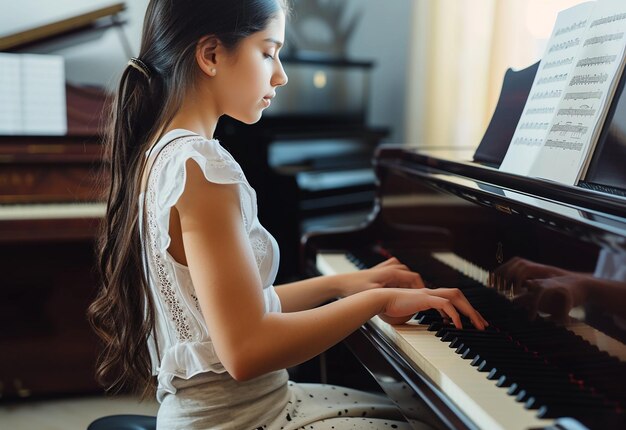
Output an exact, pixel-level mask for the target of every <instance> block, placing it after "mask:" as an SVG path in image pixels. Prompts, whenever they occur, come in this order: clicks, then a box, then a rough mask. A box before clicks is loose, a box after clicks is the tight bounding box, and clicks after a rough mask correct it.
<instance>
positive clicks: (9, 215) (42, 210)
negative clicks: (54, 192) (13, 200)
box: [0, 202, 106, 221]
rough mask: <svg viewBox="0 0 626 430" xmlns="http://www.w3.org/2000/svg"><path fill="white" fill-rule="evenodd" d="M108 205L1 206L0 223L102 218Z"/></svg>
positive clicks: (51, 204) (99, 203)
mask: <svg viewBox="0 0 626 430" xmlns="http://www.w3.org/2000/svg"><path fill="white" fill-rule="evenodd" d="M105 212H106V203H101V202H96V203H50V204H47V203H46V204H17V205H13V204H11V205H0V221H16V220H39V219H72V218H102V217H103V216H104V214H105Z"/></svg>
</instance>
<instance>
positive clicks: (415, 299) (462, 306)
mask: <svg viewBox="0 0 626 430" xmlns="http://www.w3.org/2000/svg"><path fill="white" fill-rule="evenodd" d="M381 291H382V292H383V293H384V294H386V295H387V300H386V304H385V307H384V310H383V312H381V313H380V314H379V317H380V318H381V319H382V320H383V321H386V322H388V323H390V324H400V323H404V322H406V321H407V320H409V319H410V318H411V317H412V316H413V315H414V314H416V313H417V312H419V311H424V310H427V309H436V310H438V311H439V312H440V313H441V314H442V315H445V316H447V317H448V318H450V320H452V322H453V323H454V325H455V327H456V328H462V324H461V317H460V315H459V312H460V313H461V314H463V315H465V316H466V317H468V318H469V319H470V321H471V322H472V324H473V325H474V327H476V328H477V329H479V330H484V329H485V327H487V326H488V325H489V323H488V322H487V320H485V319H484V318H483V317H482V315H480V313H479V312H478V311H477V310H476V309H474V308H473V307H472V305H471V304H470V303H469V302H468V301H467V298H466V297H465V295H463V293H462V292H461V290H459V289H458V288H436V289H430V288H421V289H404V288H385V289H384V290H381Z"/></svg>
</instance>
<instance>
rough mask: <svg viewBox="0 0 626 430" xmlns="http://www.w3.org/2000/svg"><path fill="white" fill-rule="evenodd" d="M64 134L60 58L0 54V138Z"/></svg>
mask: <svg viewBox="0 0 626 430" xmlns="http://www.w3.org/2000/svg"><path fill="white" fill-rule="evenodd" d="M66 133H67V113H66V101H65V71H64V60H63V57H61V56H59V55H38V54H7V53H0V135H10V136H16V135H44V136H55V135H64V134H66Z"/></svg>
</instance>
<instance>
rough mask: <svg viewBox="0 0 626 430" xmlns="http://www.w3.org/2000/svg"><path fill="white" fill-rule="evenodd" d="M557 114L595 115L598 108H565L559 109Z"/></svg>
mask: <svg viewBox="0 0 626 430" xmlns="http://www.w3.org/2000/svg"><path fill="white" fill-rule="evenodd" d="M556 114H557V116H563V115H567V116H594V115H595V114H596V110H595V109H593V108H591V107H581V108H579V109H576V108H565V109H559V110H558V111H557V113H556Z"/></svg>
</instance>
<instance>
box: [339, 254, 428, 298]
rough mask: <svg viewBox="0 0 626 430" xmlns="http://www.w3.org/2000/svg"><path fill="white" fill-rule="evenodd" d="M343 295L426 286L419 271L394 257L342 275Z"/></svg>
mask: <svg viewBox="0 0 626 430" xmlns="http://www.w3.org/2000/svg"><path fill="white" fill-rule="evenodd" d="M341 276H342V277H343V279H342V281H343V282H341V294H340V295H341V296H342V297H347V296H351V295H352V294H356V293H360V292H361V291H366V290H372V289H374V288H384V287H393V288H424V282H423V281H422V277H421V276H420V275H419V273H415V272H412V271H411V269H409V268H408V267H407V266H406V265H404V264H402V263H400V261H398V259H397V258H395V257H392V258H389V259H388V260H385V261H383V262H382V263H380V264H378V265H376V266H374V267H371V268H369V269H365V270H361V271H358V272H354V273H348V274H345V275H341Z"/></svg>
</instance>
